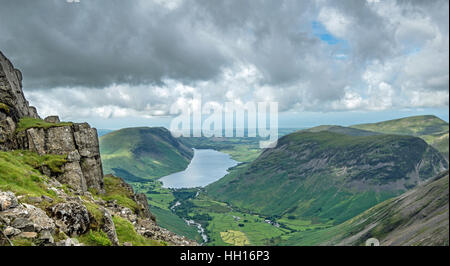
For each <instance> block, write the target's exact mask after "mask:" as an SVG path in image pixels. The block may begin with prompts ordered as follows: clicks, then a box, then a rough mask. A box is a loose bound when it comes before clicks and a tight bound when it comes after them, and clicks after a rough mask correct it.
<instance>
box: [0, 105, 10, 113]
mask: <svg viewBox="0 0 450 266" xmlns="http://www.w3.org/2000/svg"><path fill="white" fill-rule="evenodd" d="M0 111H3V112H5V113H7V114H9V106H8V105H6V104H4V103H0Z"/></svg>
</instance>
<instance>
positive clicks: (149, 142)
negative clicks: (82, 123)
mask: <svg viewBox="0 0 450 266" xmlns="http://www.w3.org/2000/svg"><path fill="white" fill-rule="evenodd" d="M100 152H101V155H102V161H103V169H104V172H105V174H108V173H111V174H114V175H116V176H120V177H122V178H124V179H125V180H127V181H142V180H145V179H156V178H159V177H162V176H165V175H168V174H170V173H174V172H177V171H182V170H184V169H185V168H186V167H187V165H188V164H189V162H190V160H191V158H192V156H193V151H192V150H191V149H190V148H188V147H186V146H185V145H184V144H182V143H181V142H179V141H178V140H177V139H176V138H174V137H172V135H171V134H170V132H169V131H168V130H167V129H165V128H146V127H142V128H125V129H121V130H118V131H114V132H111V133H109V134H106V135H104V136H102V137H101V138H100Z"/></svg>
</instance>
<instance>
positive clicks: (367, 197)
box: [206, 131, 448, 224]
mask: <svg viewBox="0 0 450 266" xmlns="http://www.w3.org/2000/svg"><path fill="white" fill-rule="evenodd" d="M447 167H448V165H447V162H446V160H445V159H444V158H443V156H442V155H441V154H440V153H439V152H437V151H436V150H435V149H434V148H433V147H431V146H429V145H427V143H425V141H423V140H422V139H420V138H417V137H412V136H401V135H372V136H349V135H343V134H338V133H333V132H328V131H322V132H313V133H312V132H304V131H299V132H296V133H292V134H289V135H287V136H284V137H282V138H281V139H279V141H278V144H277V146H276V147H275V148H273V149H266V150H264V152H263V153H262V154H261V155H260V156H259V157H258V158H257V159H256V160H255V161H253V162H252V163H250V164H246V165H241V166H239V167H236V168H234V169H232V171H231V172H230V174H228V175H227V176H225V177H224V178H222V179H220V180H219V181H217V182H215V183H213V184H211V185H209V186H207V187H206V189H207V193H208V194H209V195H211V196H213V197H214V198H216V199H218V200H222V201H226V202H228V203H231V204H232V205H234V206H236V207H238V208H241V209H245V210H251V211H252V212H256V213H259V214H262V215H266V216H274V217H280V216H290V217H295V218H298V219H310V220H313V221H316V222H331V221H332V223H333V224H337V223H340V222H343V221H345V220H347V219H349V218H352V217H354V216H355V215H357V214H359V213H361V212H363V211H365V210H367V209H368V208H370V207H372V206H374V205H376V204H377V203H380V202H382V201H383V200H386V199H388V198H391V197H393V196H396V195H399V194H400V193H402V192H404V191H406V190H407V189H410V188H413V187H414V186H416V185H417V184H420V183H421V182H424V181H425V180H426V179H427V178H429V177H430V176H433V175H435V174H436V173H438V172H440V171H442V170H444V169H447Z"/></svg>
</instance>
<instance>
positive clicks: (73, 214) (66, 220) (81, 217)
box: [50, 202, 90, 236]
mask: <svg viewBox="0 0 450 266" xmlns="http://www.w3.org/2000/svg"><path fill="white" fill-rule="evenodd" d="M50 213H51V215H52V217H53V218H54V220H55V223H56V225H57V226H58V227H59V228H60V230H61V231H63V232H64V233H65V234H66V235H68V236H79V235H82V234H84V233H86V232H87V230H88V229H89V224H90V220H89V212H88V210H87V209H86V207H85V206H84V205H82V204H81V203H78V202H66V203H59V204H56V205H54V206H53V207H51V208H50Z"/></svg>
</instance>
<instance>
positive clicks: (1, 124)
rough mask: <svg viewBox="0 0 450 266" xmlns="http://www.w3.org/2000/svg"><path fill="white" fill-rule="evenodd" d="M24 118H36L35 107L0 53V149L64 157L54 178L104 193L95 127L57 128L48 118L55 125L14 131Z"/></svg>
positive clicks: (51, 118)
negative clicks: (65, 156)
mask: <svg viewBox="0 0 450 266" xmlns="http://www.w3.org/2000/svg"><path fill="white" fill-rule="evenodd" d="M24 117H31V118H36V119H39V116H38V114H37V112H36V108H34V107H31V106H29V104H28V101H27V100H26V99H25V96H24V94H23V91H22V74H21V73H20V71H19V70H17V69H15V68H14V66H13V65H12V64H11V62H10V61H9V60H8V59H7V58H6V57H5V56H4V55H3V54H2V53H1V52H0V150H12V149H24V150H31V151H34V152H36V153H38V154H39V155H44V154H59V155H67V161H68V162H67V164H66V165H65V166H64V167H63V168H64V169H63V173H62V174H58V175H57V176H56V178H57V179H58V180H59V181H60V182H61V183H63V184H68V185H70V186H71V187H72V188H74V189H75V190H78V191H80V192H85V191H87V189H88V188H92V189H95V190H97V191H99V192H103V191H104V189H103V170H102V162H101V159H100V151H99V144H98V136H97V130H96V129H95V128H91V127H90V126H89V124H87V123H78V124H77V123H73V124H69V125H66V126H57V123H59V122H60V121H59V117H58V116H49V117H46V118H45V120H44V121H45V122H47V123H54V124H55V126H54V127H49V128H39V127H31V128H28V129H26V130H25V131H21V132H16V128H17V123H18V122H19V120H20V119H21V118H24ZM47 172H48V173H50V172H49V171H47ZM50 174H51V173H50Z"/></svg>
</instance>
